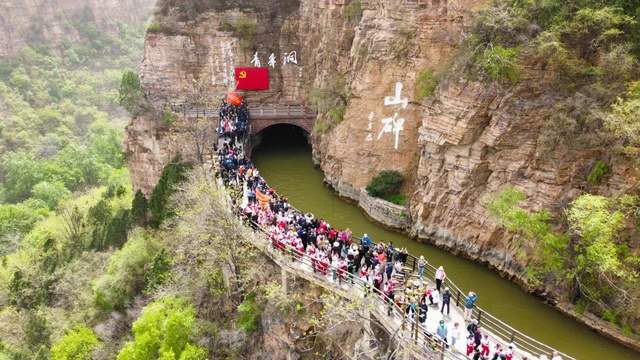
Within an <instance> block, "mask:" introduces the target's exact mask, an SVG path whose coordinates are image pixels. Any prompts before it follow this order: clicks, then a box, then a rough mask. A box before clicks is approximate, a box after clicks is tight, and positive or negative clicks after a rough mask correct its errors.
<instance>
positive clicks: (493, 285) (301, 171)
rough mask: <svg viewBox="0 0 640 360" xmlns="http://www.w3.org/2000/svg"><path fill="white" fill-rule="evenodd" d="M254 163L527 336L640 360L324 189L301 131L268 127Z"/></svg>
mask: <svg viewBox="0 0 640 360" xmlns="http://www.w3.org/2000/svg"><path fill="white" fill-rule="evenodd" d="M253 161H254V163H255V164H256V166H257V167H258V169H259V170H260V172H261V173H262V175H263V176H264V177H265V179H266V180H267V182H268V183H269V185H270V186H272V187H273V188H275V189H276V190H277V191H278V192H279V193H280V194H282V195H284V196H286V197H288V198H289V201H290V202H291V203H292V204H293V205H294V206H295V207H297V208H298V209H301V210H303V211H310V212H312V213H314V214H315V215H316V216H317V217H321V218H324V219H326V220H327V221H328V222H329V223H330V224H331V225H332V226H334V227H338V228H347V227H348V228H350V229H351V230H352V231H353V233H354V235H356V236H362V234H363V233H365V232H366V233H368V234H369V236H370V237H372V239H373V240H374V241H376V242H377V241H384V242H389V241H392V242H393V244H394V246H396V247H406V248H407V249H408V250H409V252H410V253H411V254H413V255H416V256H419V255H424V256H425V258H426V259H427V261H429V262H430V263H431V264H432V265H434V266H439V265H443V266H444V268H445V270H446V272H447V276H448V277H450V278H451V279H452V280H454V281H455V282H456V283H457V284H458V286H460V287H461V288H462V289H463V290H465V291H468V290H472V289H473V290H475V292H476V293H477V294H478V295H479V300H478V302H479V305H480V306H482V307H483V308H484V309H486V310H487V311H489V312H490V313H492V314H493V315H495V316H496V317H498V318H499V319H501V320H503V321H505V322H506V323H508V324H509V325H511V326H513V327H515V328H516V329H518V330H520V331H522V332H524V333H525V334H527V335H529V336H531V337H533V338H535V339H537V340H539V341H542V342H544V343H546V344H548V345H550V346H552V347H554V348H557V349H559V350H561V351H563V352H565V353H567V354H569V355H571V356H573V357H576V358H577V359H580V360H582V359H585V360H591V359H593V360H595V359H598V360H600V359H625V360H626V359H628V360H632V359H635V360H638V359H640V354H638V353H636V352H634V351H632V350H629V349H627V348H625V347H623V346H622V345H618V344H617V343H615V342H613V341H611V340H609V339H607V338H605V337H603V336H601V335H599V334H597V333H596V332H594V331H592V330H590V329H589V328H587V327H586V326H584V325H581V324H579V323H577V322H576V321H573V320H572V319H570V318H567V317H565V316H564V315H562V314H561V313H559V312H558V311H556V310H554V309H553V308H551V307H549V306H547V305H545V304H544V303H543V302H542V301H540V300H539V299H537V298H536V297H534V296H532V295H529V294H527V293H526V292H524V291H522V290H521V289H520V288H519V287H518V286H517V285H515V284H513V283H511V282H510V281H508V280H505V279H503V278H501V277H500V276H499V275H498V274H497V273H495V272H493V271H490V270H488V269H487V268H485V267H483V266H481V265H478V264H475V263H473V262H471V261H468V260H465V259H462V258H459V257H456V256H454V255H452V254H449V253H447V252H446V251H443V250H440V249H438V248H436V247H434V246H431V245H428V244H425V243H421V242H418V241H416V240H413V239H411V238H409V237H408V236H406V235H403V234H400V233H396V232H393V231H389V230H387V229H385V228H383V227H381V226H379V225H377V224H376V223H374V222H372V221H370V220H369V219H368V218H367V217H366V216H365V215H364V214H363V212H362V211H361V210H360V209H359V208H358V207H357V206H356V205H354V204H351V203H349V202H347V201H345V200H343V199H341V198H340V197H338V196H337V195H336V194H335V193H334V192H333V191H332V190H330V189H328V188H327V187H326V186H324V184H323V174H322V172H321V171H320V170H318V169H317V168H315V167H314V165H313V163H312V160H311V149H310V148H309V146H308V145H306V142H305V141H304V139H303V138H302V137H301V136H300V134H298V133H297V132H296V131H295V129H291V128H288V127H282V126H275V127H272V128H268V129H266V130H265V131H264V132H263V133H262V134H261V143H260V145H259V146H258V147H257V148H256V149H254V151H253Z"/></svg>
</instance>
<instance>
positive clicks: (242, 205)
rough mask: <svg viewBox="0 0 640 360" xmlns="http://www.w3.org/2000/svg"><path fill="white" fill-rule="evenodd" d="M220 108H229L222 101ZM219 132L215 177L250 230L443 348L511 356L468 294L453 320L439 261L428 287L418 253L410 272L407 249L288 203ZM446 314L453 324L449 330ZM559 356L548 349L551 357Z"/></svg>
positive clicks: (228, 135)
mask: <svg viewBox="0 0 640 360" xmlns="http://www.w3.org/2000/svg"><path fill="white" fill-rule="evenodd" d="M243 104H244V103H243ZM225 106H226V107H227V108H228V107H229V105H226V104H223V107H225ZM245 109H246V106H245ZM237 112H238V110H237V109H236V110H234V109H231V110H229V109H227V110H225V114H230V113H231V114H233V113H236V114H237ZM221 119H222V117H221ZM236 119H237V117H236ZM236 121H237V120H236ZM245 129H246V127H245ZM220 134H221V136H222V139H223V141H222V142H221V143H220V147H219V149H218V159H219V164H218V165H219V167H218V175H219V177H220V178H221V179H222V181H223V182H224V185H225V186H227V187H228V188H230V189H232V192H234V193H235V194H236V197H235V199H234V204H235V205H236V208H237V209H236V210H237V211H238V213H239V215H240V216H241V217H242V218H243V219H244V220H245V221H246V222H247V223H249V224H250V225H251V226H253V227H254V228H256V229H258V228H259V229H261V230H262V231H264V232H265V233H266V234H267V235H268V237H269V239H270V240H271V243H272V245H273V247H274V248H275V249H278V250H281V251H282V252H283V253H285V254H288V255H290V256H291V257H292V258H293V259H296V258H297V259H301V258H302V257H303V256H304V257H305V258H306V259H310V265H311V267H312V269H313V271H314V272H316V273H318V274H320V275H324V276H326V277H327V278H328V280H329V281H333V282H334V283H336V284H338V285H341V286H348V284H351V283H353V282H354V281H360V282H361V283H362V284H363V285H364V289H365V294H364V296H380V297H381V298H383V299H384V301H386V302H387V304H388V315H391V314H392V313H393V309H394V308H400V309H402V311H403V313H404V316H405V317H406V319H408V320H409V321H412V320H414V319H416V320H417V323H419V324H421V325H422V327H421V329H422V330H421V331H423V332H424V334H425V335H426V336H428V337H431V338H433V337H435V338H437V339H438V340H440V341H442V342H443V343H444V345H445V346H446V347H450V348H452V349H456V350H460V349H464V348H465V344H464V342H466V354H465V355H466V356H467V357H468V358H471V359H475V360H479V359H483V360H489V359H491V360H514V359H516V352H515V348H514V345H513V344H510V345H508V346H504V345H502V344H500V343H498V342H495V341H492V340H491V339H490V338H489V336H488V334H487V333H486V332H484V331H483V329H482V328H481V327H480V324H479V323H478V321H477V320H476V319H472V314H473V309H474V307H475V306H476V302H477V300H478V296H477V295H476V294H475V293H474V292H469V293H468V295H466V296H464V297H463V299H461V300H462V302H463V306H464V320H465V321H464V322H455V321H453V320H452V319H451V318H450V304H451V301H452V293H451V291H450V289H449V288H448V287H446V286H445V280H446V277H447V275H446V272H445V270H444V268H443V267H442V266H440V267H439V268H438V269H437V270H436V272H435V276H434V278H433V280H434V283H435V285H431V283H430V282H429V281H427V279H425V269H426V267H427V266H428V264H427V261H426V259H425V258H424V256H420V258H419V259H418V260H417V273H415V274H414V273H413V272H412V271H411V269H410V268H407V267H406V266H405V265H406V264H407V257H408V254H407V251H406V249H399V248H396V247H395V246H394V245H393V244H392V243H388V244H385V243H382V242H380V243H374V242H373V239H372V238H371V237H370V236H369V235H368V234H364V235H363V236H362V238H361V239H357V238H355V237H354V236H353V234H352V232H351V231H350V230H349V229H337V228H335V227H333V226H331V224H329V223H328V222H327V221H326V220H323V219H319V218H317V217H315V216H314V215H313V214H311V213H303V212H301V211H299V210H297V209H295V208H294V207H293V206H291V205H290V204H289V201H288V200H287V198H286V197H281V196H279V195H278V194H277V193H276V192H275V191H274V189H272V188H270V187H269V186H268V184H267V182H266V181H265V179H264V178H263V177H262V176H261V175H260V172H259V171H258V169H257V168H256V167H255V166H254V165H253V164H252V163H251V161H250V160H249V159H247V158H246V157H245V156H244V154H243V153H242V151H241V147H240V146H238V145H239V144H238V143H237V139H238V138H241V137H242V136H239V134H238V132H237V131H236V132H233V131H232V132H227V131H224V132H221V133H220ZM241 134H242V133H240V135H241ZM394 305H397V307H395V306H394ZM433 311H437V312H439V313H440V316H439V318H440V319H441V320H439V322H438V324H437V328H436V330H435V333H433V334H432V333H430V332H428V331H427V330H426V324H427V318H428V316H430V315H428V313H430V312H433ZM445 319H447V320H450V321H448V322H453V326H452V327H451V328H449V324H447V321H445ZM403 321H404V320H403ZM461 342H463V343H462V344H460V343H461ZM463 352H464V351H463ZM545 358H546V357H540V359H545ZM518 359H520V358H518ZM522 359H526V358H522ZM559 359H560V357H559V356H555V354H554V357H553V358H552V360H559Z"/></svg>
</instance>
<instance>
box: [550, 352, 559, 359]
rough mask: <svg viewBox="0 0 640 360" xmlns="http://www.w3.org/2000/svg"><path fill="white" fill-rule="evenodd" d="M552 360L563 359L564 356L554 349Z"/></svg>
mask: <svg viewBox="0 0 640 360" xmlns="http://www.w3.org/2000/svg"><path fill="white" fill-rule="evenodd" d="M551 360H562V356H560V353H559V352H557V351H554V352H553V356H552V357H551Z"/></svg>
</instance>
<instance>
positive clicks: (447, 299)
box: [440, 287, 451, 316]
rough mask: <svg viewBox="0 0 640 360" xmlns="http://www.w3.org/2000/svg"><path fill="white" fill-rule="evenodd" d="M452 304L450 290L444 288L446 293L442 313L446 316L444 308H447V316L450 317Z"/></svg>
mask: <svg viewBox="0 0 640 360" xmlns="http://www.w3.org/2000/svg"><path fill="white" fill-rule="evenodd" d="M450 304H451V292H450V291H449V288H448V287H447V288H444V292H443V293H442V308H441V309H440V313H442V314H444V307H445V306H446V307H447V316H449V311H450Z"/></svg>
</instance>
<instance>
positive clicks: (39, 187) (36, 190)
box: [31, 181, 71, 209]
mask: <svg viewBox="0 0 640 360" xmlns="http://www.w3.org/2000/svg"><path fill="white" fill-rule="evenodd" d="M31 196H32V197H33V198H35V199H38V200H42V201H44V202H45V203H46V204H47V206H48V207H49V209H55V208H56V207H57V206H58V204H59V203H60V201H62V200H65V199H67V198H69V196H71V192H70V191H69V190H68V189H67V188H66V187H65V186H64V184H63V183H61V182H59V181H56V182H48V181H43V182H40V183H38V184H36V185H35V186H34V187H33V189H32V190H31Z"/></svg>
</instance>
